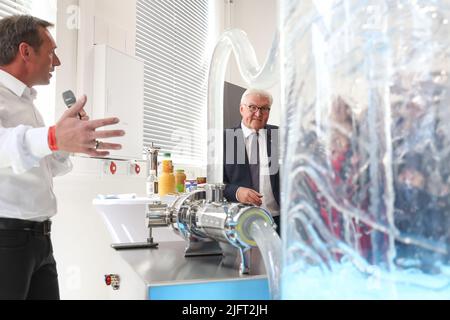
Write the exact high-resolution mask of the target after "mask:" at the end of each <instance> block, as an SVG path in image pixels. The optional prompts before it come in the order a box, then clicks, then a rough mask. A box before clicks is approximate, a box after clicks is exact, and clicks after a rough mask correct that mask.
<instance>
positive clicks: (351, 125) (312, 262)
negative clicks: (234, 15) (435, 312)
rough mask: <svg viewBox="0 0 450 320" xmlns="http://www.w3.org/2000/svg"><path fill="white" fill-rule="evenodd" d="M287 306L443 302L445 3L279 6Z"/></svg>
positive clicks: (447, 185)
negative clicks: (363, 301) (312, 301)
mask: <svg viewBox="0 0 450 320" xmlns="http://www.w3.org/2000/svg"><path fill="white" fill-rule="evenodd" d="M280 6H281V7H280V9H281V17H280V23H281V33H280V34H281V81H282V85H281V87H282V91H283V92H282V106H283V115H284V116H283V120H282V129H283V130H282V141H283V142H282V143H283V167H282V181H281V183H282V204H283V205H282V227H283V228H282V230H283V234H282V239H283V276H282V298H284V299H310V298H311V299H314V298H319V299H347V298H349V299H426V298H430V299H450V267H449V265H450V262H449V260H450V254H449V241H450V129H449V128H450V126H449V125H448V123H449V121H450V92H449V90H450V81H449V71H450V70H449V69H450V59H449V58H450V57H449V56H450V38H449V35H450V22H449V20H450V2H449V1H439V0H436V1H419V0H417V1H400V0H392V1H390V0H384V1H382V0H376V1H361V0H341V1H331V0H330V1H314V0H303V1H297V0H281V1H280Z"/></svg>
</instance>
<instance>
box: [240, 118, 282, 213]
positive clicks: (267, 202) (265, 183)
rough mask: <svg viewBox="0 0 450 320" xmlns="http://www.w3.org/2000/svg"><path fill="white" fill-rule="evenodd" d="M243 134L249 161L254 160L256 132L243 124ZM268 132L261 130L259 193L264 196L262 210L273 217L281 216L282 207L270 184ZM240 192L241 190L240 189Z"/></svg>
mask: <svg viewBox="0 0 450 320" xmlns="http://www.w3.org/2000/svg"><path fill="white" fill-rule="evenodd" d="M241 127H242V133H243V135H244V140H245V148H246V150H247V155H248V159H252V154H251V152H252V150H251V145H252V141H251V140H252V138H253V137H255V136H256V135H254V134H253V133H254V132H255V131H254V130H252V129H250V128H247V127H246V126H245V124H244V123H243V122H242V123H241ZM266 131H267V130H265V129H261V130H259V135H258V143H259V193H260V194H262V195H263V198H262V205H261V208H263V209H266V210H267V211H269V212H270V213H271V214H272V216H274V217H276V216H279V215H280V207H279V206H278V204H277V202H276V200H275V197H274V195H273V190H272V183H271V182H270V173H269V156H268V155H267V132H266ZM238 190H239V189H238Z"/></svg>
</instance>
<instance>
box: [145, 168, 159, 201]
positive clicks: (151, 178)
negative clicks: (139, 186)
mask: <svg viewBox="0 0 450 320" xmlns="http://www.w3.org/2000/svg"><path fill="white" fill-rule="evenodd" d="M157 183H158V178H157V177H156V170H150V174H149V175H148V177H147V181H146V190H147V197H149V198H150V197H152V196H154V195H155V194H156V192H157V190H158V188H157V185H156V184H157Z"/></svg>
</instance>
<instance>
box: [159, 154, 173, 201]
mask: <svg viewBox="0 0 450 320" xmlns="http://www.w3.org/2000/svg"><path fill="white" fill-rule="evenodd" d="M164 158H165V159H164V160H162V162H161V175H160V176H159V181H158V189H159V190H158V191H159V196H160V197H162V196H165V195H168V194H175V193H176V188H175V175H174V174H173V164H172V160H171V159H170V153H166V154H164Z"/></svg>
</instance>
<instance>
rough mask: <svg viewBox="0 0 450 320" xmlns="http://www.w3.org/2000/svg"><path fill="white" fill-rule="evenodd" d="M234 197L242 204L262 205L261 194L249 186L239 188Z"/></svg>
mask: <svg viewBox="0 0 450 320" xmlns="http://www.w3.org/2000/svg"><path fill="white" fill-rule="evenodd" d="M236 197H237V200H238V201H239V202H240V203H243V204H253V205H255V206H258V207H259V206H261V205H262V200H261V198H262V197H263V196H262V194H259V193H258V192H256V191H255V190H252V189H249V188H243V187H241V188H239V189H238V191H237V195H236Z"/></svg>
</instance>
